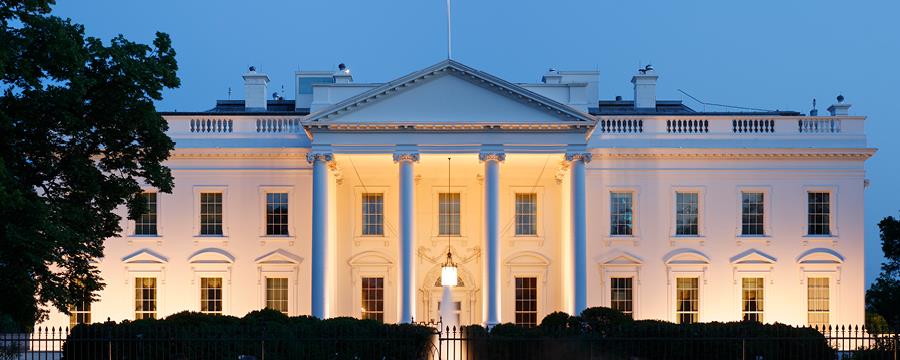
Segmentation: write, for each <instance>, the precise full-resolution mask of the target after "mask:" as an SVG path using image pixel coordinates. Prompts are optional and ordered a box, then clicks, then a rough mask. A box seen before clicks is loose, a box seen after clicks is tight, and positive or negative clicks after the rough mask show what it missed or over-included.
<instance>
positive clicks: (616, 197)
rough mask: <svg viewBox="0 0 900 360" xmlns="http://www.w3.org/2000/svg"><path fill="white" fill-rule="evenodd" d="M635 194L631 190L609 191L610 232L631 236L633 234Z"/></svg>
mask: <svg viewBox="0 0 900 360" xmlns="http://www.w3.org/2000/svg"><path fill="white" fill-rule="evenodd" d="M632 200H633V195H632V193H630V192H611V193H609V234H610V235H613V236H615V235H620V236H630V235H632V234H633V230H632V227H633V221H634V219H633V218H632V214H633V213H632Z"/></svg>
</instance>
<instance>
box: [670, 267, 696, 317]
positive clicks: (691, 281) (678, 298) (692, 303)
mask: <svg viewBox="0 0 900 360" xmlns="http://www.w3.org/2000/svg"><path fill="white" fill-rule="evenodd" d="M698 282H699V279H698V278H695V277H689V278H676V279H675V285H676V287H675V303H676V308H675V322H676V323H678V324H691V323H695V322H697V321H698V320H699V319H700V289H699V286H698Z"/></svg>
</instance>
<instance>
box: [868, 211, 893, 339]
mask: <svg viewBox="0 0 900 360" xmlns="http://www.w3.org/2000/svg"><path fill="white" fill-rule="evenodd" d="M878 229H879V230H881V251H883V252H884V258H885V261H884V263H882V264H881V274H879V275H878V278H877V279H875V282H874V283H872V286H870V287H869V290H868V291H866V310H868V311H871V312H874V313H876V314H878V315H881V316H882V317H884V319H885V320H886V321H887V323H888V325H889V326H890V327H891V328H893V329H895V330H896V329H900V220H898V219H894V217H892V216H888V217H886V218H884V219H882V220H881V222H879V223H878Z"/></svg>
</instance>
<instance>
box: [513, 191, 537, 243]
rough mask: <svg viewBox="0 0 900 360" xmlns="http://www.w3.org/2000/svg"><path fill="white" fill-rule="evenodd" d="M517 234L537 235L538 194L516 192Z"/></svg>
mask: <svg viewBox="0 0 900 360" xmlns="http://www.w3.org/2000/svg"><path fill="white" fill-rule="evenodd" d="M516 235H537V194H535V193H517V194H516Z"/></svg>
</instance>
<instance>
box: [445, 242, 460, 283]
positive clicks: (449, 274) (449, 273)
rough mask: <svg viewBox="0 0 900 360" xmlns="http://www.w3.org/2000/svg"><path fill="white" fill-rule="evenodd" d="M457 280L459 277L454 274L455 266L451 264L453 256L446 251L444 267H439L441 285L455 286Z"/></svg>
mask: <svg viewBox="0 0 900 360" xmlns="http://www.w3.org/2000/svg"><path fill="white" fill-rule="evenodd" d="M458 279H459V277H458V276H457V274H456V264H454V263H453V255H451V254H450V251H449V249H448V251H447V261H446V262H444V266H443V267H441V285H442V286H456V285H457V284H458V282H457V280H458Z"/></svg>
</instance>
